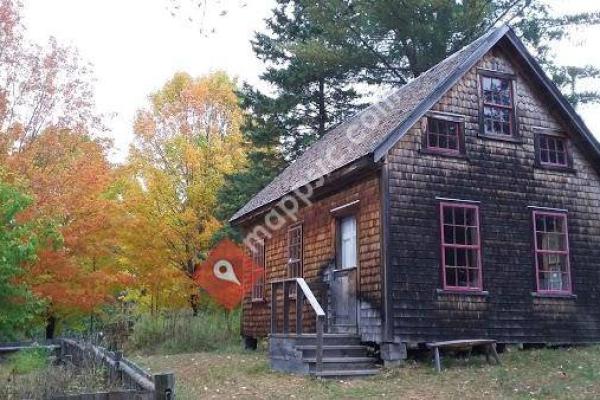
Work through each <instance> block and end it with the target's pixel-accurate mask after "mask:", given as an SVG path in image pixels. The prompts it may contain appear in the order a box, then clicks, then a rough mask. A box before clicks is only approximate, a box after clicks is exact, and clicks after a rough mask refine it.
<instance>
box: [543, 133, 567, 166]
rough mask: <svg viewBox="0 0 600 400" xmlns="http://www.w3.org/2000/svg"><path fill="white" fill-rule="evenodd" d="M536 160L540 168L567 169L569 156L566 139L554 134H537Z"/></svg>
mask: <svg viewBox="0 0 600 400" xmlns="http://www.w3.org/2000/svg"><path fill="white" fill-rule="evenodd" d="M536 145H537V149H536V150H537V158H538V161H539V163H540V165H542V166H547V167H558V168H568V167H570V155H569V145H568V139H567V138H565V137H563V136H558V135H555V134H545V133H538V134H537V143H536Z"/></svg>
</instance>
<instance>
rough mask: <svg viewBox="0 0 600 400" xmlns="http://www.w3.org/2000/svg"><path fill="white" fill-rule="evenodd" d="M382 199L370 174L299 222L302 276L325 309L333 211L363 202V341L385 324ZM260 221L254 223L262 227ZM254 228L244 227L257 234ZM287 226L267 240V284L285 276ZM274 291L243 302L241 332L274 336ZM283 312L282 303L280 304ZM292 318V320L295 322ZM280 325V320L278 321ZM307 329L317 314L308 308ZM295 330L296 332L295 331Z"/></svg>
mask: <svg viewBox="0 0 600 400" xmlns="http://www.w3.org/2000/svg"><path fill="white" fill-rule="evenodd" d="M379 199H380V195H379V175H378V173H371V174H369V175H368V176H366V177H364V178H361V179H360V180H359V181H357V182H355V183H352V184H350V185H345V186H342V187H340V189H338V190H337V191H336V192H335V193H334V194H332V195H329V196H328V197H325V198H321V199H319V200H317V201H315V202H314V203H313V204H312V205H311V206H310V207H304V208H301V209H300V210H299V212H298V220H299V221H302V229H303V241H304V252H303V253H304V254H303V257H304V268H303V269H304V274H303V277H304V278H305V279H306V281H307V282H308V284H309V286H310V287H311V289H313V291H315V292H316V293H315V294H316V295H317V297H318V299H319V300H321V303H322V304H325V302H324V301H323V296H324V295H325V294H324V292H323V291H322V289H323V287H321V292H319V289H318V287H319V284H321V283H322V282H323V275H324V272H325V270H326V269H327V268H328V267H329V266H330V265H331V264H332V263H333V260H334V257H335V244H334V240H335V239H334V238H335V223H334V222H335V220H334V217H333V216H332V215H331V213H330V210H332V209H334V208H336V207H339V206H341V205H344V204H348V203H350V202H353V201H355V200H359V209H358V212H357V218H358V240H359V290H360V293H359V298H360V304H361V316H360V321H361V326H360V329H361V334H362V335H363V338H364V339H365V340H376V339H378V338H379V337H380V335H381V332H380V326H381V320H380V318H379V311H380V308H381V278H380V271H381V265H380V259H381V254H380V253H381V248H380V239H379V238H380V212H379V210H380V200H379ZM260 221H261V219H258V220H257V221H256V222H255V223H260ZM254 226H255V225H250V226H246V227H245V228H246V229H253V228H254ZM288 226H289V225H286V226H283V227H282V228H281V229H279V230H277V231H276V232H274V234H273V237H272V238H270V239H268V240H267V241H266V245H265V253H266V269H267V277H266V281H267V282H270V281H272V280H274V279H281V278H285V277H286V274H287V260H288V255H287V230H288ZM270 299H271V288H270V285H267V292H266V301H265V302H258V303H257V302H254V303H253V302H251V301H250V297H249V295H248V296H247V297H246V298H245V299H244V302H243V317H242V333H243V334H244V335H247V336H252V337H262V336H266V335H267V334H268V333H269V331H270ZM279 310H280V311H281V304H280V305H279ZM293 315H294V313H293V310H292V318H290V321H295V319H293ZM279 321H280V322H279V324H281V319H279ZM304 325H305V328H306V329H307V331H310V329H313V328H314V327H313V325H314V314H313V313H312V311H311V310H309V308H308V306H306V307H305V314H304ZM292 331H293V327H292Z"/></svg>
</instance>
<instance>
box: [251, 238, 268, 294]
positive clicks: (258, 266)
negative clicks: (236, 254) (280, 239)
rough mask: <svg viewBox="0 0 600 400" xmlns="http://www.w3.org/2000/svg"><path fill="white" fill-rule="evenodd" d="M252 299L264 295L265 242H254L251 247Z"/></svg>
mask: <svg viewBox="0 0 600 400" xmlns="http://www.w3.org/2000/svg"><path fill="white" fill-rule="evenodd" d="M251 273H252V300H263V299H264V297H265V243H264V242H263V241H260V242H254V243H253V248H252V270H251Z"/></svg>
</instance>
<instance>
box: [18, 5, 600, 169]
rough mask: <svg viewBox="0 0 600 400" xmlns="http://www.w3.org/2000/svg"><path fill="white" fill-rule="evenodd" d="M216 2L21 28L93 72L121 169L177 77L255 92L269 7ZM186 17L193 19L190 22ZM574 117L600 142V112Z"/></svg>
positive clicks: (81, 11)
mask: <svg viewBox="0 0 600 400" xmlns="http://www.w3.org/2000/svg"><path fill="white" fill-rule="evenodd" d="M185 2H186V0H182V3H185ZM213 2H217V3H225V4H228V5H230V6H229V7H227V15H225V16H221V15H220V13H221V11H222V10H223V7H222V6H213V7H212V8H211V7H208V9H207V11H206V12H205V14H200V13H199V12H197V11H192V12H191V13H188V12H187V11H189V10H183V11H181V10H180V11H177V10H175V9H174V8H173V5H172V4H173V3H172V0H52V1H49V0H24V5H25V13H24V17H25V21H24V22H25V25H26V27H27V29H28V35H29V37H30V39H32V40H34V41H36V42H42V43H43V42H46V41H47V40H48V38H49V37H50V36H54V37H56V38H57V40H58V41H59V43H62V44H67V45H70V46H73V47H75V48H77V49H78V51H79V53H80V55H81V56H82V58H83V59H84V60H86V61H87V62H89V63H91V64H92V65H93V68H94V71H95V78H96V80H95V83H94V84H95V88H96V101H97V107H98V111H100V112H101V113H103V114H105V115H106V116H107V126H108V128H109V132H110V136H111V137H112V139H113V141H114V145H115V147H114V150H113V151H112V153H111V156H110V158H111V160H112V161H114V162H122V161H124V160H125V158H126V156H127V150H128V147H129V144H130V143H131V141H132V139H133V133H132V124H133V118H134V115H135V111H136V110H137V109H139V108H142V107H144V106H145V105H147V98H148V95H149V94H150V93H152V92H154V91H156V90H158V89H159V88H160V87H161V86H162V84H163V83H164V82H166V81H167V80H168V79H169V78H170V77H172V76H173V74H174V73H175V72H180V71H184V72H188V73H190V74H191V75H193V76H199V75H202V74H206V73H209V72H212V71H216V70H223V71H225V72H227V73H228V74H230V75H231V76H234V77H236V78H237V79H238V80H239V81H247V82H249V83H251V84H260V79H259V75H260V73H261V71H262V70H263V67H262V64H261V62H260V61H259V60H257V59H256V57H255V56H254V54H253V52H252V47H251V44H250V40H251V39H252V37H253V35H254V32H255V31H260V30H262V29H264V19H265V18H266V17H268V16H269V13H270V9H271V8H272V6H273V4H274V2H273V1H272V0H247V2H242V1H241V0H214V1H213ZM548 2H549V3H551V5H552V6H553V7H554V8H555V9H556V11H557V12H560V13H576V12H580V11H593V10H598V11H600V1H597V0H548ZM208 3H211V1H208ZM240 4H245V6H244V7H241V6H239V5H240ZM173 13H174V14H175V15H173ZM188 15H193V16H194V17H193V18H192V20H191V21H190V20H188ZM200 27H204V32H201V31H200ZM213 29H214V32H213ZM599 42H600V27H593V28H587V29H580V30H578V31H577V32H575V33H574V34H573V35H572V39H571V40H569V41H565V42H562V43H560V44H558V45H557V46H556V48H555V49H554V51H555V53H556V56H557V61H558V62H559V63H568V64H576V65H584V64H594V65H596V66H599V67H600V51H599V50H600V45H599V44H598V43H599ZM578 111H579V112H580V114H581V115H582V116H583V118H584V120H585V122H586V123H587V125H588V126H589V127H590V129H591V130H592V132H594V133H595V135H596V136H597V137H598V138H599V139H600V104H597V105H593V106H583V107H580V108H579V109H578Z"/></svg>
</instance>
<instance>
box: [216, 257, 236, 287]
mask: <svg viewBox="0 0 600 400" xmlns="http://www.w3.org/2000/svg"><path fill="white" fill-rule="evenodd" d="M213 273H214V274H215V276H216V277H217V279H221V280H224V281H228V282H232V283H235V284H237V285H240V286H241V283H240V281H239V280H238V278H237V276H235V272H234V271H233V265H231V263H230V262H229V261H227V260H219V261H217V262H216V263H215V265H214V266H213Z"/></svg>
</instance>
